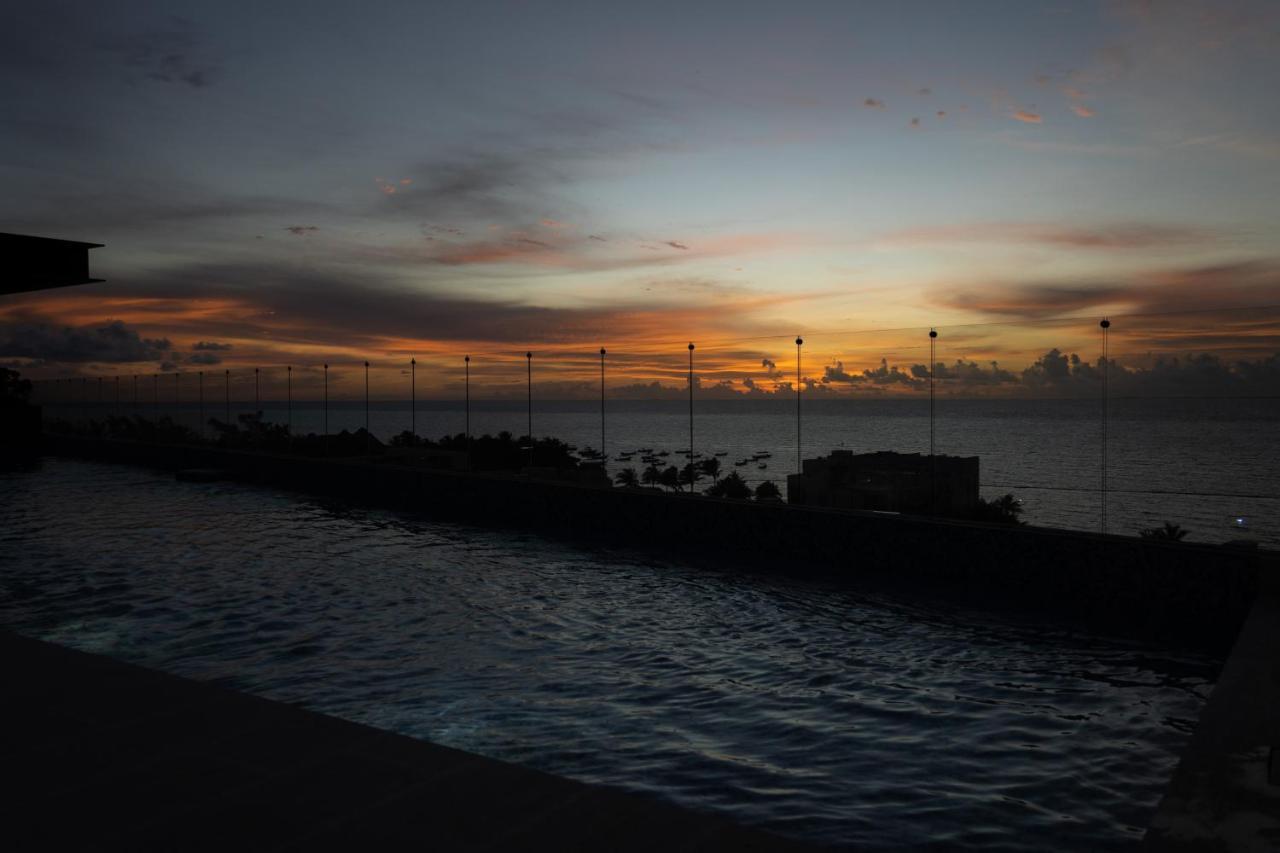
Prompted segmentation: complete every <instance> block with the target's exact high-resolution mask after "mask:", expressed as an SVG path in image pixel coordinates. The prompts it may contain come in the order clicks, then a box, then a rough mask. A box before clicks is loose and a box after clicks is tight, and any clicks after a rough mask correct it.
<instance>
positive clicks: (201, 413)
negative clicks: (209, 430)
mask: <svg viewBox="0 0 1280 853" xmlns="http://www.w3.org/2000/svg"><path fill="white" fill-rule="evenodd" d="M200 437H201V438H204V371H203V370H201V371H200Z"/></svg>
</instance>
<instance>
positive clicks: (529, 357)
mask: <svg viewBox="0 0 1280 853" xmlns="http://www.w3.org/2000/svg"><path fill="white" fill-rule="evenodd" d="M524 360H525V367H526V373H527V375H528V397H529V405H528V418H529V419H528V424H527V429H528V438H529V467H530V468H532V467H533V353H532V352H526V353H525V354H524Z"/></svg>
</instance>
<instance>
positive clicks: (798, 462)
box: [796, 335, 804, 474]
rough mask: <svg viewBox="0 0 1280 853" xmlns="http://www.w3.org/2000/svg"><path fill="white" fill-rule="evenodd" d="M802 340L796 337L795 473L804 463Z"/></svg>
mask: <svg viewBox="0 0 1280 853" xmlns="http://www.w3.org/2000/svg"><path fill="white" fill-rule="evenodd" d="M802 346H804V338H802V337H800V336H799V335H796V473H797V474H800V473H803V470H804V462H803V461H802V460H801V454H800V347H802Z"/></svg>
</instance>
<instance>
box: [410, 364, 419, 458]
mask: <svg viewBox="0 0 1280 853" xmlns="http://www.w3.org/2000/svg"><path fill="white" fill-rule="evenodd" d="M409 434H410V435H412V436H413V437H414V438H415V439H416V438H417V437H418V360H417V359H416V358H411V359H409Z"/></svg>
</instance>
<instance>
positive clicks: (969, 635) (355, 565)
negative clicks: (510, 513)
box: [0, 459, 1217, 850]
mask: <svg viewBox="0 0 1280 853" xmlns="http://www.w3.org/2000/svg"><path fill="white" fill-rule="evenodd" d="M0 484H2V485H0V512H2V513H3V515H4V517H5V519H6V522H7V523H6V526H5V528H4V529H3V532H0V555H3V556H0V622H2V623H3V624H6V625H8V626H10V627H14V628H16V629H18V630H21V631H24V632H26V633H30V634H33V635H37V636H41V637H44V638H47V639H51V640H54V641H57V642H61V643H65V644H67V645H71V646H75V647H78V648H82V649H86V650H90V651H96V652H103V653H107V654H111V655H115V656H117V657H121V658H124V659H126V660H131V661H135V662H138V663H142V664H145V665H148V666H153V667H157V668H160V669H165V670H168V671H171V672H176V673H180V674H183V675H188V676H194V677H197V678H202V679H209V680H215V681H220V682H223V683H227V684H230V685H232V686H235V687H237V688H240V689H244V690H248V691H251V692H254V693H259V694H262V695H265V696H270V697H272V698H276V699H282V700H287V701H295V702H301V703H303V704H305V705H307V706H308V707H311V708H314V709H316V710H320V711H324V712H327V713H331V714H336V715H338V716H342V717H347V718H349V719H353V720H357V721H360V722H365V723H369V724H372V725H375V726H379V727H382V728H386V729H392V730H395V731H399V732H403V733H406V734H409V735H413V736H417V737H422V738H427V739H430V740H433V741H436V742H439V743H444V744H448V745H450V746H456V747H460V748H462V749H467V750H472V751H475V752H479V753H482V754H485V755H490V756H494V757H497V758H502V759H507V760H511V761H516V762H520V763H524V764H529V765H532V766H536V767H539V768H542V769H546V770H549V771H552V772H555V773H560V774H563V775H567V776H572V777H575V778H578V779H583V780H587V781H591V782H603V783H607V784H610V785H616V786H621V787H625V788H630V789H635V790H641V791H647V792H651V793H653V794H656V795H657V796H660V797H664V798H667V799H670V800H673V801H675V802H678V803H681V804H684V805H687V806H691V807H694V808H699V809H714V810H719V811H723V812H727V813H729V814H731V815H733V816H734V817H736V818H737V819H739V820H741V821H743V822H749V823H754V824H759V825H763V826H766V827H769V828H772V829H774V830H776V831H779V832H783V833H788V834H793V835H797V836H801V837H807V838H812V839H816V840H819V841H824V842H828V843H835V844H846V843H847V844H859V845H867V846H870V847H875V848H879V847H892V846H901V847H910V848H914V847H920V846H928V845H936V846H939V847H947V848H952V847H960V848H970V849H984V850H985V849H999V848H1002V847H1003V848H1008V849H1027V848H1035V847H1042V848H1043V847H1054V848H1064V847H1066V848H1071V849H1096V848H1099V847H1110V846H1124V845H1125V844H1132V843H1134V842H1136V840H1137V839H1138V838H1140V836H1141V832H1142V827H1143V826H1144V825H1145V823H1146V821H1147V819H1148V817H1149V816H1150V814H1151V812H1152V810H1153V809H1154V806H1155V803H1156V801H1157V799H1158V798H1159V795H1160V792H1161V790H1162V787H1163V784H1164V782H1165V780H1166V778H1167V777H1168V774H1169V773H1170V772H1171V770H1172V768H1173V765H1174V763H1175V760H1176V753H1177V750H1178V749H1179V748H1180V746H1181V745H1182V743H1183V742H1184V741H1185V739H1186V737H1187V734H1188V731H1189V729H1190V727H1191V725H1192V722H1193V721H1194V719H1195V717H1196V715H1197V713H1198V712H1199V708H1200V706H1201V704H1202V702H1203V699H1204V697H1205V696H1206V695H1207V692H1208V690H1209V687H1210V685H1211V681H1212V679H1213V678H1214V676H1215V671H1216V669H1215V667H1216V663H1217V662H1216V661H1214V660H1212V659H1209V658H1207V657H1203V656H1198V655H1195V654H1189V653H1177V654H1174V653H1169V652H1166V651H1162V650H1160V649H1156V648H1149V647H1141V646H1140V645H1138V644H1135V643H1132V642H1127V641H1116V640H1110V639H1104V638H1097V637H1090V636H1082V635H1078V634H1075V633H1073V632H1072V630H1071V629H1070V627H1069V626H1063V625H1048V626H1046V625H1045V624H1044V623H1043V622H1042V621H1040V620H1038V619H1037V620H1032V619H1029V618H1027V619H1023V618H1019V617H1018V616H1017V615H1016V614H1010V615H1006V616H996V615H993V614H990V613H985V612H979V611H975V610H970V609H960V608H956V607H953V606H949V605H947V604H946V603H945V602H937V601H925V602H920V601H910V600H905V599H904V598H902V597H900V596H894V595H889V594H885V593H876V592H873V591H868V590H850V589H840V588H835V587H832V586H830V585H826V584H822V583H803V584H801V583H795V582H784V581H780V580H776V579H769V578H763V577H759V576H752V575H744V574H740V573H737V572H735V571H734V569H733V567H732V566H726V567H724V568H723V569H721V570H709V569H706V568H690V567H686V566H679V565H673V564H669V563H664V562H660V561H655V560H652V559H648V558H646V557H643V556H638V555H636V554H634V553H626V552H614V551H604V550H589V549H582V548H577V547H572V546H568V545H562V544H556V543H551V542H547V541H545V540H542V539H539V538H537V537H534V536H530V535H521V534H516V533H511V532H493V531H484V530H479V529H475V528H470V527H465V526H459V525H452V524H439V523H434V522H430V521H423V520H413V519H406V518H404V517H401V516H397V515H395V514H392V513H386V512H380V511H374V510H363V509H351V508H344V507H341V506H333V505H328V504H323V503H318V502H314V501H309V500H305V499H302V498H299V497H297V496H292V495H287V494H282V493H278V492H272V491H268V490H255V489H251V488H246V487H241V486H232V485H226V484H207V485H197V484H188V483H177V482H175V481H173V480H172V479H170V478H167V477H164V476H162V475H159V474H153V473H151V472H146V471H142V470H140V469H134V468H127V467H111V466H104V465H96V464H89V463H83V462H76V461H70V460H58V459H51V460H47V461H46V463H45V466H44V470H43V471H40V472H37V473H25V474H23V473H19V474H8V475H3V476H2V477H0Z"/></svg>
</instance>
